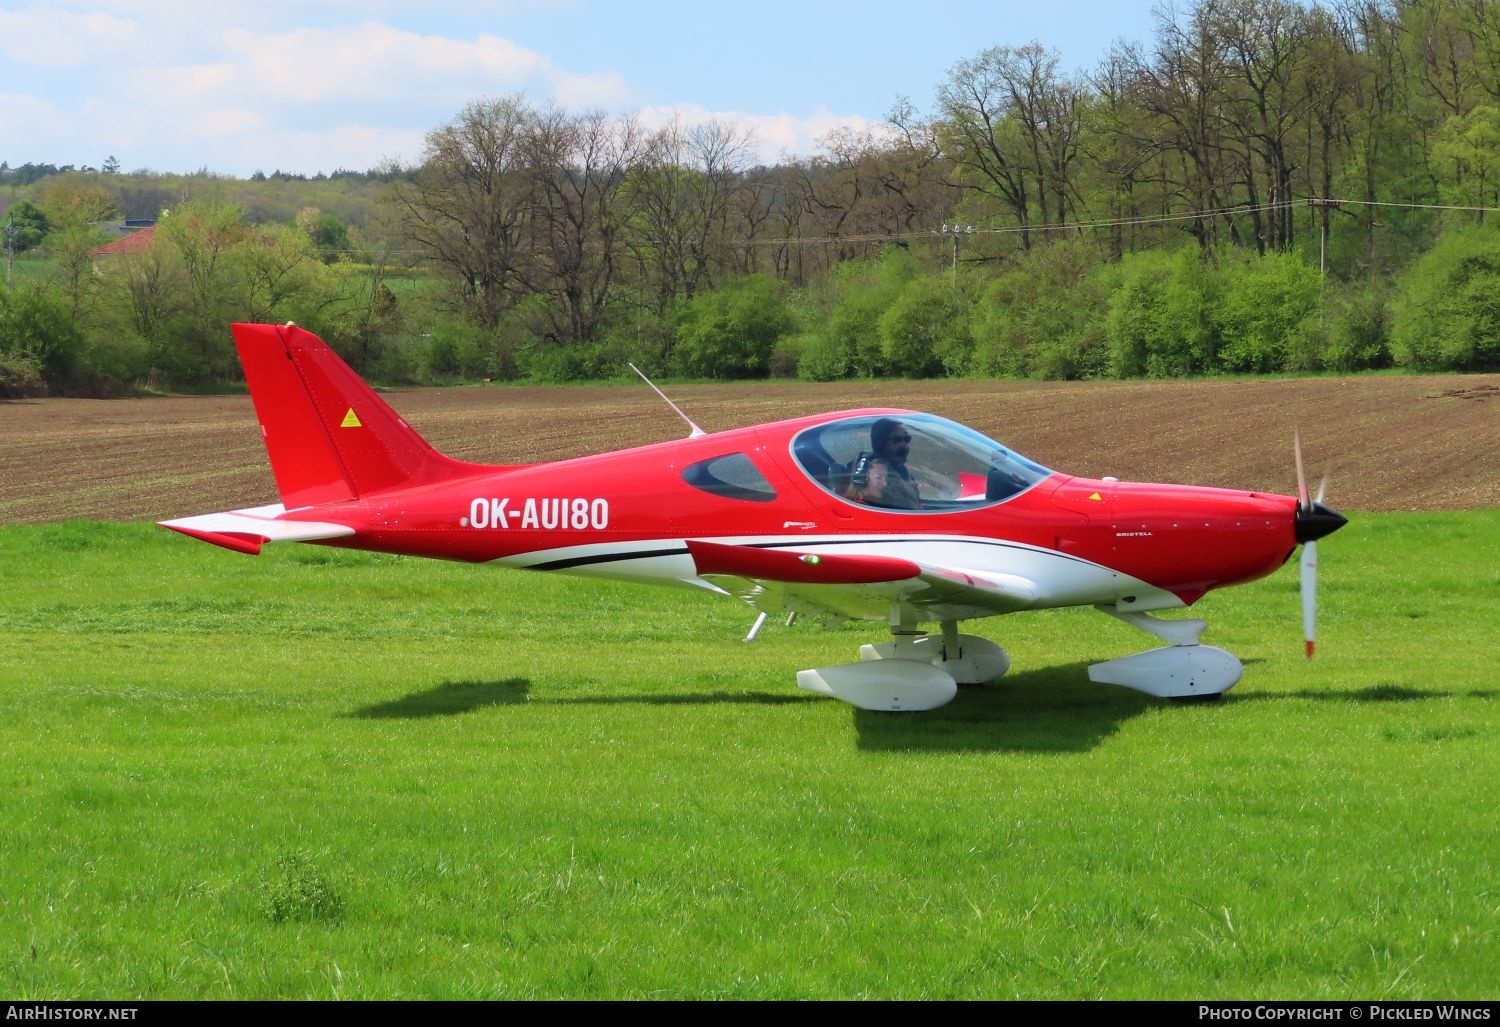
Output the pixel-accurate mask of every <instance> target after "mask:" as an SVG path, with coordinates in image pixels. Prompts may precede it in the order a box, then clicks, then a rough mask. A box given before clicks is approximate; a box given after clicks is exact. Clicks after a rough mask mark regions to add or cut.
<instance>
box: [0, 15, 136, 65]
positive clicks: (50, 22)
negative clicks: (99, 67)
mask: <svg viewBox="0 0 1500 1027" xmlns="http://www.w3.org/2000/svg"><path fill="white" fill-rule="evenodd" d="M138 42H139V40H138V36H137V33H136V31H135V24H134V23H133V22H130V21H126V20H123V19H120V18H114V17H111V16H109V15H107V14H95V13H82V14H78V13H74V12H71V11H57V10H47V9H43V8H35V7H34V8H28V9H26V10H20V11H4V10H0V54H3V55H4V58H5V62H6V63H7V64H10V65H22V66H30V67H39V68H72V67H78V66H80V65H86V64H89V63H91V62H94V61H109V60H112V59H114V58H115V57H117V56H118V55H120V54H124V53H128V52H129V50H130V48H131V47H132V46H135V45H137V44H138Z"/></svg>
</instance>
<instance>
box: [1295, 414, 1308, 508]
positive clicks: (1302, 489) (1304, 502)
mask: <svg viewBox="0 0 1500 1027" xmlns="http://www.w3.org/2000/svg"><path fill="white" fill-rule="evenodd" d="M1292 455H1293V457H1295V458H1296V461H1297V504H1298V506H1299V508H1301V509H1303V510H1311V509H1312V503H1311V501H1309V500H1308V498H1307V474H1306V473H1305V472H1304V471H1303V470H1302V435H1301V433H1300V432H1295V431H1294V432H1292Z"/></svg>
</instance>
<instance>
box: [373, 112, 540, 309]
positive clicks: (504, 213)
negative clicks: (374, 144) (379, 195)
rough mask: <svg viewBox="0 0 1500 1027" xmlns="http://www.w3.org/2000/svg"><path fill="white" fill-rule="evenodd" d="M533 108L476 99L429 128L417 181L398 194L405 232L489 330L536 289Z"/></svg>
mask: <svg viewBox="0 0 1500 1027" xmlns="http://www.w3.org/2000/svg"><path fill="white" fill-rule="evenodd" d="M536 117H537V116H536V113H535V112H534V111H533V110H532V109H531V107H530V106H529V105H527V104H526V103H525V102H524V100H522V98H521V97H519V96H511V97H507V98H504V99H499V100H490V101H485V102H481V103H472V104H469V105H468V106H467V107H465V108H464V109H463V111H462V112H460V114H459V115H458V117H457V118H455V119H454V121H453V122H452V123H451V124H448V125H445V126H444V127H442V128H440V129H438V130H436V131H434V132H430V133H428V135H427V146H426V149H425V150H424V152H423V162H422V165H421V167H420V169H419V170H418V171H417V174H416V176H415V180H414V181H413V182H411V183H407V182H404V181H402V180H401V178H400V177H399V176H398V177H397V178H396V180H395V185H394V187H393V188H394V196H395V199H396V202H397V204H398V205H399V207H400V208H401V210H402V212H403V218H402V223H403V227H404V229H405V231H406V232H407V234H408V235H409V236H410V237H411V239H412V241H413V242H415V243H416V244H417V246H418V247H420V248H421V249H422V250H423V251H424V252H425V253H426V254H427V256H428V258H429V259H430V260H431V261H432V262H433V263H434V264H435V265H436V266H438V267H439V268H442V269H443V270H444V271H445V272H446V273H447V274H448V275H449V276H450V277H451V278H452V279H453V281H454V283H455V285H456V286H457V289H458V293H459V296H460V298H461V301H462V303H463V306H464V307H465V309H466V310H467V311H468V313H469V314H470V315H471V316H472V317H473V318H474V319H475V320H476V321H477V322H478V323H479V324H482V325H485V326H486V327H494V326H495V325H497V324H498V323H499V322H500V319H501V317H502V316H504V314H505V312H506V311H507V310H509V309H510V308H511V307H512V306H513V305H514V304H515V302H516V300H517V299H519V298H520V297H521V296H523V295H525V294H526V293H528V292H529V291H530V290H531V283H530V275H531V271H532V268H531V253H532V249H531V239H530V237H529V233H530V230H531V219H530V213H531V189H532V184H533V183H532V179H531V176H530V174H529V172H528V169H527V167H526V165H525V158H526V133H527V131H528V130H529V128H530V127H531V126H532V125H533V124H534V123H535V121H536Z"/></svg>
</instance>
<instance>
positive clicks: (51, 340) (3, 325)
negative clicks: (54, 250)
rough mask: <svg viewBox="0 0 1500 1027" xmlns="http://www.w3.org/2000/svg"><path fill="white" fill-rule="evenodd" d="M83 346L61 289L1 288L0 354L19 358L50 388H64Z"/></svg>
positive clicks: (69, 383)
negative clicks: (32, 368)
mask: <svg viewBox="0 0 1500 1027" xmlns="http://www.w3.org/2000/svg"><path fill="white" fill-rule="evenodd" d="M84 349H85V341H84V337H83V333H82V332H80V331H79V329H78V325H77V324H76V323H75V322H74V320H73V317H72V315H71V314H70V313H69V309H68V302H67V300H66V298H64V296H63V295H62V293H61V292H59V291H58V290H56V289H54V288H49V287H46V286H40V285H38V286H31V287H28V288H24V289H16V290H0V354H6V355H8V356H11V357H19V358H22V359H23V360H24V361H25V362H26V363H29V364H30V365H31V366H32V367H34V368H35V370H36V372H37V373H38V374H40V375H41V376H42V379H43V380H44V381H45V382H46V383H47V385H48V387H49V388H51V389H53V390H54V391H67V390H68V389H69V388H71V387H72V386H73V385H74V383H75V375H76V373H77V372H78V370H79V363H80V358H81V357H82V356H83V353H84ZM14 366H16V367H17V368H19V367H21V362H20V361H17V362H16V363H15V365H14Z"/></svg>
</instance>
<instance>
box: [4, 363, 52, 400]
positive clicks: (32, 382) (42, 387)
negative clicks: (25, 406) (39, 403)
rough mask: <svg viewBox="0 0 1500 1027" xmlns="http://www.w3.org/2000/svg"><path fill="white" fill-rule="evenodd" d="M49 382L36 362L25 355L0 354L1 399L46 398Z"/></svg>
mask: <svg viewBox="0 0 1500 1027" xmlns="http://www.w3.org/2000/svg"><path fill="white" fill-rule="evenodd" d="M46 394H47V382H46V381H45V380H44V379H43V378H42V372H41V369H40V368H39V367H37V366H36V361H35V360H32V359H31V357H29V356H27V355H26V354H24V353H5V352H0V399H25V398H26V397H28V396H45V395H46Z"/></svg>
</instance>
